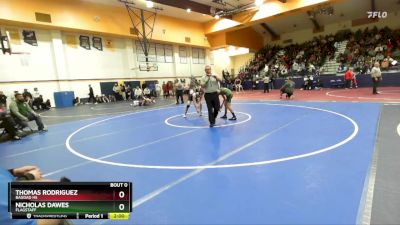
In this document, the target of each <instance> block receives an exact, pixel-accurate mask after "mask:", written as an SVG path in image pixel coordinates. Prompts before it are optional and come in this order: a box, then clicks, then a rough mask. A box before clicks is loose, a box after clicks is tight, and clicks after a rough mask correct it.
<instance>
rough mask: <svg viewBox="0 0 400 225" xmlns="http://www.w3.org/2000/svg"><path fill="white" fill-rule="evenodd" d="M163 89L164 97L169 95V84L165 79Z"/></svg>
mask: <svg viewBox="0 0 400 225" xmlns="http://www.w3.org/2000/svg"><path fill="white" fill-rule="evenodd" d="M162 91H163V94H164V98H167V97H168V85H167V84H166V83H165V81H164V82H163V84H162Z"/></svg>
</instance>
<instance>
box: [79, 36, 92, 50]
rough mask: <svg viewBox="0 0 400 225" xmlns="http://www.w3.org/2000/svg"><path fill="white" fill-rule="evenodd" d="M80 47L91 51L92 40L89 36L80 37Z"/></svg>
mask: <svg viewBox="0 0 400 225" xmlns="http://www.w3.org/2000/svg"><path fill="white" fill-rule="evenodd" d="M79 46H81V47H82V48H84V49H86V50H90V39H89V36H83V35H80V36H79Z"/></svg>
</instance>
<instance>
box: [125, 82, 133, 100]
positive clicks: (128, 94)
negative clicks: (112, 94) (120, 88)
mask: <svg viewBox="0 0 400 225" xmlns="http://www.w3.org/2000/svg"><path fill="white" fill-rule="evenodd" d="M126 99H127V100H132V87H131V85H130V84H128V85H127V86H126Z"/></svg>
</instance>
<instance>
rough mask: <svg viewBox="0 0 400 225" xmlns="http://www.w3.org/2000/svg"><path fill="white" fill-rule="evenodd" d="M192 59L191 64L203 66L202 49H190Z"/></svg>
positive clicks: (203, 56) (204, 60)
mask: <svg viewBox="0 0 400 225" xmlns="http://www.w3.org/2000/svg"><path fill="white" fill-rule="evenodd" d="M192 59H193V64H205V63H206V54H205V51H204V49H201V48H192Z"/></svg>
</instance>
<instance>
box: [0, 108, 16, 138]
mask: <svg viewBox="0 0 400 225" xmlns="http://www.w3.org/2000/svg"><path fill="white" fill-rule="evenodd" d="M16 125H17V124H16V123H15V121H14V119H13V118H12V117H11V116H10V115H9V114H8V113H7V109H6V106H5V105H4V104H1V103H0V127H1V128H4V129H5V130H6V132H7V133H8V134H9V135H10V136H11V138H12V139H13V140H21V132H20V131H19V130H18V129H17V128H16Z"/></svg>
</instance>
